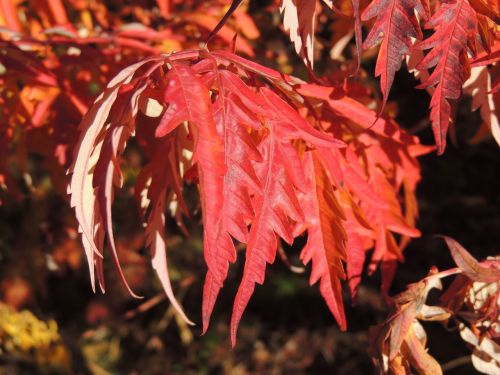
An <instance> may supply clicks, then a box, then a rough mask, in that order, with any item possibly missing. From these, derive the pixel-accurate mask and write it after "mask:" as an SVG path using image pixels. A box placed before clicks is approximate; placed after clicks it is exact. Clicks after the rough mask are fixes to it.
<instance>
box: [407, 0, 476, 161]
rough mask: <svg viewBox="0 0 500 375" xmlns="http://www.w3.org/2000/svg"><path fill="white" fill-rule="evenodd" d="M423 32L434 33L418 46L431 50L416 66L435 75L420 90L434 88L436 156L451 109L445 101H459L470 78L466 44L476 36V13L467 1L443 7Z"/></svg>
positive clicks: (443, 142) (433, 119) (439, 150)
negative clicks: (431, 70) (431, 30)
mask: <svg viewBox="0 0 500 375" xmlns="http://www.w3.org/2000/svg"><path fill="white" fill-rule="evenodd" d="M425 28H426V29H430V28H432V29H434V30H435V33H434V34H433V35H432V36H430V37H429V38H427V39H426V40H424V41H422V42H421V43H419V44H418V45H417V48H420V49H423V50H426V49H430V48H432V50H431V51H430V52H429V53H428V54H427V55H426V56H425V57H424V59H423V60H422V61H421V62H420V63H419V64H418V65H417V69H419V70H423V69H430V68H432V67H435V68H434V71H433V72H432V74H431V75H430V77H429V78H428V79H427V80H426V81H425V82H424V83H422V84H421V85H419V86H418V87H419V88H427V87H434V86H435V91H434V93H433V94H432V99H431V116H430V117H431V122H432V130H433V131H434V138H435V139H436V145H437V149H438V150H437V151H438V154H442V153H443V152H444V150H445V147H446V133H447V131H448V126H449V122H450V114H451V107H450V103H449V102H448V99H458V98H459V97H460V95H461V93H462V85H463V83H464V82H465V81H466V80H467V78H468V77H469V75H470V66H469V60H468V57H467V52H466V47H467V43H468V42H470V43H472V44H474V43H475V40H474V38H475V36H476V35H477V32H478V31H477V18H476V12H475V11H474V9H472V8H471V6H470V5H469V3H468V2H467V0H456V1H453V2H452V1H450V2H446V3H443V4H442V5H441V7H440V8H439V10H438V11H437V12H436V13H435V14H434V15H433V16H432V18H431V19H430V20H429V21H428V22H426V24H425Z"/></svg>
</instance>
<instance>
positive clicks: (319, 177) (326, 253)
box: [300, 151, 347, 330]
mask: <svg viewBox="0 0 500 375" xmlns="http://www.w3.org/2000/svg"><path fill="white" fill-rule="evenodd" d="M304 170H307V171H311V172H310V173H309V174H308V181H307V183H308V194H306V195H305V196H304V208H303V210H304V215H305V217H306V223H307V225H308V227H307V232H308V237H307V244H306V245H305V246H304V249H303V250H302V253H301V255H300V258H301V259H302V261H303V262H304V264H307V263H309V261H311V260H312V272H311V279H310V282H311V284H314V283H316V282H317V281H318V280H320V284H319V289H320V291H321V295H322V296H323V298H324V299H325V301H326V303H327V305H328V307H329V308H330V311H331V312H332V314H333V315H334V316H335V319H337V322H338V323H339V326H340V327H341V329H343V330H344V329H346V327H347V324H346V318H345V314H344V304H343V302H342V290H341V285H340V279H345V273H344V267H343V265H342V261H346V260H347V254H346V241H347V236H346V232H345V229H344V220H345V216H344V211H343V209H342V207H341V206H340V204H339V202H338V201H337V197H336V196H335V194H334V190H333V187H332V184H331V182H330V180H329V179H328V176H327V174H326V171H325V170H324V167H323V165H321V161H320V159H319V157H318V155H317V154H316V153H315V152H314V151H308V152H307V153H306V156H305V158H304Z"/></svg>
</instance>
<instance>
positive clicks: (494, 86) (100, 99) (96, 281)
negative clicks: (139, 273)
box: [0, 0, 500, 374]
mask: <svg viewBox="0 0 500 375" xmlns="http://www.w3.org/2000/svg"><path fill="white" fill-rule="evenodd" d="M107 3H108V2H104V1H95V2H84V1H71V0H69V1H66V2H62V1H59V0H44V1H28V2H18V1H14V0H0V23H1V24H2V25H3V26H1V28H0V35H1V39H0V48H1V50H0V64H1V65H0V71H1V75H0V105H1V109H0V126H1V128H0V147H1V148H0V184H1V187H2V189H4V190H5V192H6V193H5V194H4V195H3V196H4V197H8V198H3V199H14V198H16V197H19V196H20V195H21V194H22V193H21V192H20V191H19V183H18V181H16V178H17V177H18V176H19V175H21V176H22V175H26V170H27V165H26V164H27V158H28V155H29V154H32V153H36V154H39V155H42V156H43V157H44V163H45V164H44V168H45V170H46V171H47V172H48V173H50V175H51V183H52V185H53V186H54V188H55V189H56V190H57V191H58V192H59V193H60V194H61V195H64V196H66V195H65V194H66V193H68V194H69V196H68V198H69V199H68V200H69V204H70V205H71V207H72V208H74V212H75V217H76V219H77V222H78V231H79V232H80V233H81V239H82V243H83V247H84V251H85V255H86V258H87V261H88V266H89V273H90V280H91V285H92V288H93V290H94V291H96V289H97V288H99V289H100V290H101V291H102V292H104V291H105V290H106V281H105V275H104V269H105V266H104V261H105V257H110V258H111V259H112V262H113V264H114V265H115V268H116V270H117V271H118V274H119V275H120V280H121V282H122V284H123V285H124V287H125V288H126V289H127V290H128V292H129V293H130V294H131V295H132V296H134V297H137V298H141V297H140V296H139V295H138V294H137V292H136V291H134V290H133V289H134V288H133V287H132V286H130V285H129V284H130V283H129V281H128V280H127V277H126V275H125V274H124V272H123V271H122V266H121V261H120V255H119V251H117V244H116V241H115V235H114V225H113V223H114V221H113V202H114V197H115V195H116V192H117V189H120V188H122V187H123V186H124V184H125V183H129V184H132V185H133V189H132V191H133V195H134V198H135V201H136V205H137V209H135V208H134V207H131V208H130V212H131V214H133V213H135V212H137V211H138V212H139V215H140V217H141V220H142V222H143V225H144V233H145V235H144V238H145V243H144V246H146V247H147V248H148V250H149V255H150V262H151V266H152V268H153V269H154V270H155V272H156V274H157V276H158V279H159V281H160V282H161V285H162V288H163V290H164V292H165V294H166V296H167V297H168V299H169V301H170V303H171V304H172V306H173V307H174V308H175V309H176V310H177V313H178V314H179V316H181V317H182V318H183V319H184V320H185V321H186V322H187V323H189V324H194V323H193V321H194V322H196V321H200V319H198V317H196V316H190V317H188V316H186V314H185V313H184V311H183V308H182V306H181V303H180V302H179V301H178V300H177V299H176V297H175V293H174V287H173V285H172V284H171V281H170V278H169V272H168V264H167V252H168V249H167V238H168V236H169V235H170V233H168V232H167V230H166V221H167V216H171V217H172V218H173V219H174V220H175V222H176V223H177V225H178V227H179V228H180V229H181V230H183V231H185V232H186V228H185V226H184V222H185V221H186V220H192V218H193V217H196V215H197V212H198V210H199V211H201V221H202V224H203V254H204V260H205V263H206V271H204V273H205V275H204V276H202V274H201V270H200V271H199V277H204V280H205V281H204V286H203V301H202V303H201V305H202V312H201V324H202V330H203V333H205V332H206V331H207V329H208V328H209V322H210V318H211V315H212V311H213V309H214V306H215V304H216V300H217V297H218V295H219V293H220V291H221V289H222V288H223V286H224V282H225V280H226V279H227V277H228V272H229V269H230V267H231V264H233V263H235V262H236V261H237V260H238V258H244V270H243V275H242V277H241V281H240V284H239V287H238V290H237V293H236V296H235V298H234V302H233V310H232V317H231V322H230V335H231V342H232V345H233V346H234V345H235V344H236V338H237V330H238V325H239V323H240V321H241V319H242V317H243V313H244V311H245V309H246V307H247V305H248V304H249V303H250V299H251V297H252V294H253V293H254V290H255V288H256V285H257V284H263V283H264V280H265V275H266V267H267V265H268V264H271V263H273V262H274V261H275V259H276V256H277V255H279V256H280V257H281V258H282V259H283V260H284V261H285V262H287V259H286V258H287V255H286V253H285V251H284V250H283V249H284V248H283V244H284V243H286V244H288V245H290V246H296V243H297V239H299V240H300V239H303V240H304V243H305V245H304V246H303V248H302V249H301V252H300V260H301V261H302V262H303V264H304V265H305V266H306V265H309V264H310V270H311V271H310V272H311V275H310V284H311V285H313V284H317V285H318V288H319V292H320V293H321V295H322V296H323V298H324V300H325V303H326V305H327V306H328V308H329V310H330V311H331V313H332V314H333V316H334V318H335V320H336V321H337V323H338V325H339V327H340V328H341V329H342V330H346V329H348V327H349V317H348V316H346V314H345V309H344V297H343V293H342V290H343V289H344V287H346V288H345V289H346V290H347V289H348V290H349V292H350V299H351V300H353V301H354V300H355V299H356V295H357V292H358V288H359V285H360V283H361V279H362V275H363V272H364V270H367V272H368V273H369V274H373V273H374V272H375V271H376V270H377V269H379V268H380V269H381V275H382V279H381V293H382V295H383V296H384V297H385V299H386V301H390V303H391V304H392V306H393V313H392V315H391V316H390V317H389V318H388V320H387V322H386V323H384V324H381V325H380V326H377V327H374V328H373V330H372V332H371V333H370V337H371V339H372V340H371V341H372V348H371V352H372V356H373V358H374V362H375V363H376V364H377V366H379V368H380V369H381V371H383V372H392V373H396V374H403V373H411V371H412V370H411V369H412V368H413V369H415V370H416V371H418V372H419V373H422V374H436V373H440V371H441V369H440V366H439V364H438V363H437V362H436V361H435V360H434V359H433V358H432V357H431V355H430V354H429V353H427V351H426V338H425V331H424V330H423V328H422V326H421V325H420V323H419V322H418V321H419V320H440V321H445V322H446V323H447V324H448V323H449V322H451V321H452V320H453V319H457V321H459V320H460V317H461V314H463V310H464V309H465V310H467V309H468V310H470V311H472V312H473V313H474V314H476V318H475V319H472V320H468V321H467V322H465V323H464V322H461V323H460V324H461V325H460V334H461V335H462V337H463V338H464V340H465V341H466V342H468V343H470V344H471V345H472V346H473V347H474V353H476V354H475V355H476V357H477V358H480V360H479V359H477V360H476V362H477V363H479V362H480V363H479V364H477V366H476V363H474V364H475V366H476V368H477V369H478V370H479V371H482V372H485V373H491V372H488V371H491V370H489V368H495V366H498V358H496V359H495V358H494V354H492V353H493V352H494V351H493V352H492V350H493V349H491V347H492V346H494V345H496V346H498V344H497V343H496V341H494V340H495V339H496V338H497V337H498V332H497V331H495V330H496V329H497V328H498V327H496V328H492V327H493V326H492V324H493V323H492V322H494V321H495V320H496V319H498V310H497V301H498V293H499V292H498V284H499V272H500V271H499V269H500V267H499V264H498V261H497V260H485V261H482V262H478V261H476V260H475V259H474V258H472V256H471V255H470V254H469V253H468V252H467V251H466V250H465V249H463V248H462V247H461V246H460V245H459V244H458V243H456V242H455V241H454V240H452V239H449V238H447V239H446V241H447V243H448V246H449V247H450V250H451V254H452V256H453V259H454V260H455V262H456V264H457V266H458V268H456V269H454V270H448V271H443V272H441V273H440V272H438V271H437V270H435V269H433V270H431V273H430V274H429V276H428V277H427V278H425V279H424V280H422V281H420V282H418V283H416V284H412V285H410V286H409V289H408V290H407V291H406V292H403V293H402V294H400V295H398V296H396V297H394V298H392V299H391V298H390V297H389V288H390V286H391V283H392V280H393V278H394V275H395V271H396V268H397V264H398V263H399V262H402V261H403V259H404V256H403V250H404V249H405V247H406V246H407V244H408V242H409V241H410V239H411V238H414V237H418V236H420V231H419V230H418V229H417V228H416V220H417V217H418V203H417V198H416V187H417V184H418V183H419V181H420V178H421V176H420V167H419V162H418V160H417V158H418V157H419V156H422V155H424V154H429V153H431V152H437V154H442V153H443V152H445V148H446V139H447V134H448V132H449V130H450V129H451V130H453V126H454V124H455V110H456V108H457V107H458V106H459V105H460V102H459V99H460V98H461V96H462V94H463V93H465V94H469V95H471V96H472V107H473V108H472V109H473V110H476V109H479V112H480V116H481V119H482V122H483V124H482V126H481V127H480V128H479V130H478V131H477V134H476V135H475V136H474V137H473V142H479V141H481V140H483V139H487V138H489V137H491V136H493V137H494V138H495V140H496V142H497V143H499V144H500V126H499V122H498V109H497V108H498V107H497V105H498V91H499V87H500V86H499V80H498V78H499V74H498V73H499V72H498V65H497V62H498V59H499V45H500V44H499V43H500V42H499V33H500V31H499V28H498V25H497V22H498V19H499V17H500V13H499V8H498V3H496V2H494V1H483V0H456V1H448V0H446V1H438V0H436V1H420V0H372V1H371V2H368V1H366V2H365V1H363V2H360V1H359V0H352V2H351V1H343V2H338V3H339V4H337V2H332V1H326V0H325V1H323V2H319V1H316V0H283V1H282V2H278V1H275V2H271V4H270V5H269V6H268V7H269V8H268V9H271V10H279V12H280V13H282V15H283V30H284V31H285V32H286V33H288V35H289V37H290V40H291V43H292V44H293V46H294V49H295V51H296V52H297V54H298V55H299V56H300V58H301V59H302V60H303V64H304V67H305V71H306V72H307V77H308V78H307V79H305V77H303V78H302V79H299V78H296V77H294V76H292V75H287V74H284V73H282V72H280V71H278V70H275V69H271V68H268V67H266V66H264V65H261V64H260V63H257V62H255V60H256V59H258V58H259V53H261V52H262V51H261V50H260V49H259V47H258V46H257V44H258V42H256V43H252V40H256V39H258V38H259V36H260V34H259V31H258V29H257V27H256V25H255V23H254V21H253V20H252V18H251V16H250V15H249V14H248V13H247V9H248V4H246V3H245V2H244V1H242V0H239V1H238V0H234V1H233V2H232V4H229V2H226V1H219V0H214V1H208V2H207V1H195V0H192V1H180V0H179V1H177V0H157V1H156V2H153V1H139V2H138V4H134V5H130V4H131V2H123V3H126V4H129V3H130V4H129V5H126V4H121V3H122V2H120V1H114V2H112V3H116V4H115V5H114V6H108V4H107ZM325 13H326V14H328V17H331V18H332V19H333V21H331V22H332V23H333V29H334V30H336V32H337V33H338V35H335V39H336V44H335V45H332V46H328V48H332V49H331V51H332V52H331V53H330V55H331V57H332V58H333V60H335V61H334V63H335V64H336V65H335V66H336V67H338V69H337V70H335V71H334V72H331V73H330V74H327V75H324V76H321V75H319V73H317V72H316V71H315V69H316V66H315V64H314V60H315V59H316V60H317V59H318V57H319V56H320V54H319V52H318V50H317V49H316V48H315V44H314V41H315V30H316V29H317V28H318V27H319V28H324V27H325V25H324V24H322V22H323V23H324V22H325V21H324V19H325V18H322V17H320V15H323V14H325ZM362 28H364V29H365V30H366V31H367V34H366V37H364V38H363V34H362ZM351 39H352V41H351ZM378 45H380V46H379V47H378V51H376V52H375V51H374V50H373V49H374V48H375V47H376V46H378ZM321 47H322V48H323V49H324V48H325V47H324V46H321ZM351 47H352V48H351ZM349 48H350V49H349ZM333 51H335V53H334V52H333ZM266 54H267V56H266V57H267V58H270V59H273V58H275V57H276V56H274V55H273V54H272V51H270V52H269V53H268V52H266ZM367 54H376V63H375V72H374V74H373V75H374V76H375V77H379V79H380V89H379V91H380V95H379V91H378V90H374V89H373V87H372V86H370V85H369V84H368V83H367V82H365V80H363V79H360V77H364V76H366V72H365V71H364V69H363V68H362V67H361V62H362V61H363V58H364V56H366V55H367ZM405 61H406V64H405V65H406V66H407V67H408V69H409V70H410V72H411V73H413V74H414V75H415V77H416V78H417V79H418V80H420V81H421V84H420V85H419V86H418V88H421V89H427V91H428V92H429V94H430V95H431V101H430V109H429V121H430V124H431V126H432V130H433V134H434V138H435V146H434V145H422V144H421V143H420V141H419V139H418V137H416V136H415V135H412V134H410V133H409V132H408V131H406V130H405V129H403V128H402V127H400V125H399V124H398V123H397V122H396V120H395V113H394V111H393V110H391V109H390V99H391V98H390V96H389V95H390V92H391V87H392V86H393V83H394V80H395V75H396V72H397V71H398V70H400V69H401V67H402V66H403V63H404V62H405ZM316 65H317V64H316ZM369 74H370V73H369ZM131 142H133V143H134V144H136V145H137V147H138V148H139V149H140V151H141V154H142V155H143V162H142V164H141V166H140V171H139V173H138V175H137V176H134V178H133V179H131V181H127V176H125V175H124V173H123V166H124V161H123V160H124V158H123V155H124V152H125V150H126V148H127V144H129V143H131ZM477 147H481V146H477ZM13 155H15V157H16V158H17V162H16V164H17V165H16V167H17V169H16V170H14V171H13V170H12V168H11V167H10V166H9V160H11V159H12V157H13ZM436 157H437V156H436ZM16 176H17V177H16ZM190 186H195V187H196V188H197V191H198V197H199V200H198V201H197V203H196V204H195V203H192V202H186V190H187V189H188V188H189V187H190ZM193 207H195V208H194V209H193ZM240 250H241V251H240ZM243 253H244V255H243ZM242 261H243V260H242ZM455 274H457V276H456V279H455V281H454V282H453V284H451V286H450V287H449V288H448V289H447V290H446V291H445V292H444V294H443V296H442V298H441V300H440V305H439V306H428V305H426V304H425V302H426V298H427V294H428V292H429V290H430V288H432V287H436V286H439V283H440V279H441V278H443V277H446V276H449V275H455ZM479 283H482V284H481V285H482V286H485V287H487V288H488V293H489V294H488V295H487V296H483V297H481V298H483V299H482V302H481V303H480V304H477V303H475V302H473V301H472V300H471V298H475V297H473V296H477V293H479V292H478V289H477V288H478V287H479V286H478V285H479ZM476 302H477V299H476ZM486 320H488V321H490V322H491V324H490V326H489V327H487V328H486V329H484V327H483V326H481V327H480V324H479V321H481V322H482V323H484V321H486ZM486 340H488V341H487V342H486ZM477 353H480V354H477ZM488 356H489V357H488ZM487 357H488V358H490V359H485V358H487ZM495 361H496V362H495ZM496 368H497V369H498V367H496ZM485 369H486V370H485Z"/></svg>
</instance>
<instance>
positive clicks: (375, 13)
mask: <svg viewBox="0 0 500 375" xmlns="http://www.w3.org/2000/svg"><path fill="white" fill-rule="evenodd" d="M415 11H417V12H418V13H419V14H420V16H422V17H424V18H425V17H426V16H427V15H426V13H425V11H424V8H423V7H422V4H421V3H420V0H374V1H372V2H371V3H370V5H368V7H367V8H366V9H365V10H364V12H363V14H362V16H361V19H362V20H363V21H366V20H369V19H371V18H373V17H377V19H376V21H375V25H373V27H372V29H371V30H370V33H369V34H368V36H367V38H366V40H365V41H364V43H363V48H364V49H368V48H371V47H373V46H375V45H377V44H378V43H381V45H380V50H379V53H378V58H377V65H376V66H375V76H376V77H379V76H380V89H381V91H382V95H383V106H384V105H385V103H386V102H387V97H388V95H389V91H390V89H391V86H392V82H393V81H394V75H395V74H396V72H397V71H398V70H399V68H401V63H402V62H403V58H404V57H405V56H406V55H408V54H409V53H410V50H411V48H412V40H411V38H416V39H417V40H420V39H422V32H421V31H420V27H419V24H418V21H417V17H416V15H415ZM380 34H383V36H381V35H380Z"/></svg>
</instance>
